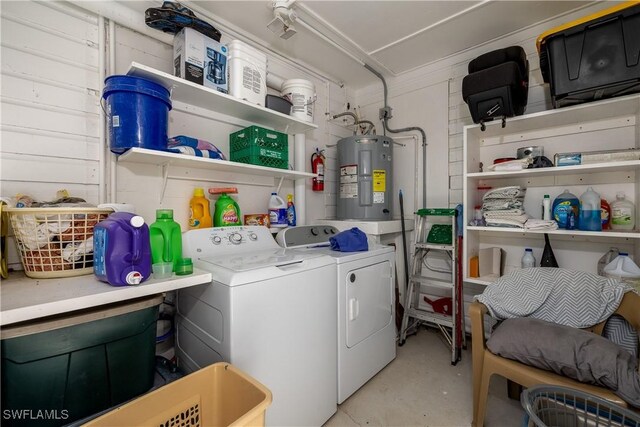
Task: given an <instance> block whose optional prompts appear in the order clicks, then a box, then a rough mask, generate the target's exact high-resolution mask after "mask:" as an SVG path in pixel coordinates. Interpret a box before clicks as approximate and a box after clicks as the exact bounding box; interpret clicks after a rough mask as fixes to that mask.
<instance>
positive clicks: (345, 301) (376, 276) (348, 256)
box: [276, 226, 396, 403]
mask: <svg viewBox="0 0 640 427" xmlns="http://www.w3.org/2000/svg"><path fill="white" fill-rule="evenodd" d="M337 233H338V230H337V229H336V228H335V227H332V226H298V227H293V228H287V229H284V230H281V231H280V232H279V233H278V235H277V237H276V240H277V242H278V244H280V246H283V247H285V248H298V249H299V250H302V251H304V252H305V253H316V254H325V255H329V256H330V257H331V258H332V259H333V260H334V262H335V264H336V266H337V270H336V276H335V277H336V278H335V279H334V283H335V284H336V287H337V295H338V300H337V307H338V313H337V316H338V375H337V378H338V403H342V402H344V401H345V400H346V399H347V398H348V397H349V396H351V395H352V394H353V393H354V392H355V391H356V390H358V389H359V388H360V387H362V385H364V384H365V383H366V382H367V381H369V380H370V379H371V378H372V377H373V376H374V375H375V374H377V373H378V372H380V370H382V368H384V367H385V366H387V364H388V363H389V362H391V361H392V360H393V359H395V357H396V326H395V320H394V319H395V307H394V303H395V299H394V298H395V296H394V285H395V282H394V274H395V269H394V262H395V255H394V251H393V248H392V247H390V246H382V245H372V244H371V243H370V244H369V250H368V251H363V252H338V251H332V250H331V248H330V247H329V238H330V237H331V236H333V235H335V234H337Z"/></svg>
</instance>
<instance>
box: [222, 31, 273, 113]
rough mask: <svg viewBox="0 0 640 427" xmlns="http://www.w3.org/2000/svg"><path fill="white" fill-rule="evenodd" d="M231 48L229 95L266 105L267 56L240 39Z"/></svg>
mask: <svg viewBox="0 0 640 427" xmlns="http://www.w3.org/2000/svg"><path fill="white" fill-rule="evenodd" d="M227 47H228V48H229V56H228V63H229V95H232V96H235V97H236V98H240V99H245V100H247V101H249V102H251V103H253V104H258V105H264V102H265V96H266V95H267V56H266V55H265V54H264V53H262V52H260V51H259V50H258V49H254V48H253V47H251V46H249V45H248V44H246V43H243V42H241V41H240V40H233V41H231V42H230V43H229V44H228V45H227Z"/></svg>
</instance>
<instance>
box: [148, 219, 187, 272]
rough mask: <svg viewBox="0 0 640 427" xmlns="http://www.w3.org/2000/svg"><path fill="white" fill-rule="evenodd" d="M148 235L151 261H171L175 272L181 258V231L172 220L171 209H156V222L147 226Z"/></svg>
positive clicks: (156, 262) (178, 225)
mask: <svg viewBox="0 0 640 427" xmlns="http://www.w3.org/2000/svg"><path fill="white" fill-rule="evenodd" d="M149 235H150V238H151V257H152V259H153V263H154V264H158V263H161V262H172V263H173V271H174V272H175V268H176V264H177V262H178V260H179V259H180V258H182V232H181V230H180V224H178V223H177V222H175V221H174V220H173V209H158V210H156V222H154V223H153V224H151V227H149Z"/></svg>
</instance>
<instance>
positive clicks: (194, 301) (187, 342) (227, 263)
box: [176, 226, 337, 426]
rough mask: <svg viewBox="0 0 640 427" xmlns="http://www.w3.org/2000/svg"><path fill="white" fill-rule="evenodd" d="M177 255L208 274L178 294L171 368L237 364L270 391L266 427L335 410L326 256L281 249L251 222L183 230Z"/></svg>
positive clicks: (332, 295) (331, 294) (303, 422)
mask: <svg viewBox="0 0 640 427" xmlns="http://www.w3.org/2000/svg"><path fill="white" fill-rule="evenodd" d="M183 253H184V256H187V257H191V258H193V260H194V264H195V266H196V267H198V268H200V269H203V270H206V271H210V272H211V273H212V275H213V281H212V282H211V283H210V284H206V285H200V286H195V287H191V288H187V289H182V290H180V291H179V292H178V298H177V314H176V323H177V334H176V354H177V357H178V363H179V366H180V367H181V368H183V369H185V370H186V371H187V372H191V371H194V370H197V369H200V368H202V367H204V366H207V365H209V364H211V363H215V362H219V361H226V362H229V363H231V364H233V365H235V366H237V367H238V368H240V369H242V370H244V371H245V372H247V373H248V374H249V375H251V376H253V377H254V378H256V379H257V380H258V381H260V382H261V383H263V384H264V385H265V386H267V387H268V388H269V389H270V390H271V393H272V394H273V403H272V404H271V406H270V407H269V408H268V409H267V413H266V424H267V425H269V426H319V425H322V424H323V423H324V422H325V421H326V420H328V419H329V418H330V417H331V416H332V415H333V414H334V413H335V412H336V410H337V405H336V394H337V391H336V388H337V379H336V377H335V372H336V369H337V361H336V358H335V354H336V351H337V350H336V341H337V338H336V330H337V320H336V319H337V317H336V316H337V310H336V306H335V301H336V288H335V286H334V283H333V280H334V279H333V278H334V277H335V275H336V265H335V263H334V262H333V260H332V259H331V258H330V257H327V256H323V254H322V253H320V252H307V253H302V252H300V251H296V250H289V249H282V248H281V247H280V246H278V245H277V243H276V242H275V240H274V239H273V237H272V236H271V233H270V232H269V230H268V229H267V228H265V227H258V226H255V227H224V228H222V227H220V228H208V229H201V230H192V231H188V232H186V233H184V235H183Z"/></svg>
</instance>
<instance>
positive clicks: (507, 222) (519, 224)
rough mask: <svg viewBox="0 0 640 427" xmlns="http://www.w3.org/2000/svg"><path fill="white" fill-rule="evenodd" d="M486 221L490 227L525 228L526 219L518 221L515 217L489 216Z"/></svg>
mask: <svg viewBox="0 0 640 427" xmlns="http://www.w3.org/2000/svg"><path fill="white" fill-rule="evenodd" d="M485 223H486V224H487V225H488V226H490V227H516V228H524V221H516V220H514V219H513V218H488V219H486V220H485Z"/></svg>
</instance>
